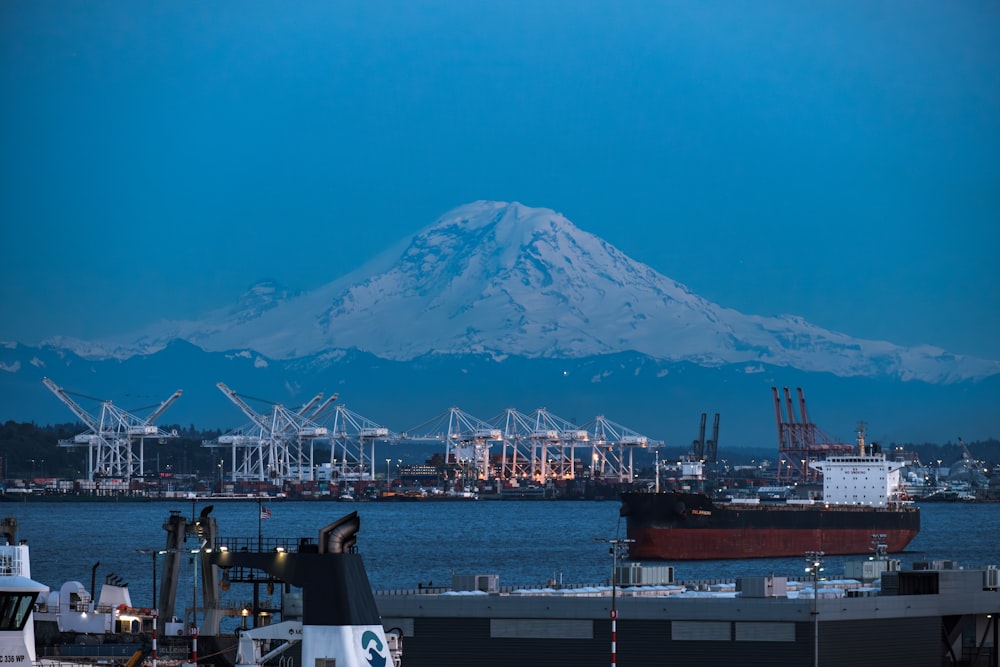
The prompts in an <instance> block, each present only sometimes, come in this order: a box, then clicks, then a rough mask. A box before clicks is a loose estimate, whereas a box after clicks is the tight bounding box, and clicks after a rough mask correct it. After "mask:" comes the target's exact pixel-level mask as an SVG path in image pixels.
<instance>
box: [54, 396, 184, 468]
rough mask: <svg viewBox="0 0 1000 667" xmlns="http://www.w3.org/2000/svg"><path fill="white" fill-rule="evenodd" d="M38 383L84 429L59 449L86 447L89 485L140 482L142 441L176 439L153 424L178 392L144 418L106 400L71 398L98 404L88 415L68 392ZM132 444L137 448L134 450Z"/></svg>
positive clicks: (88, 397) (142, 464)
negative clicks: (107, 481) (100, 481)
mask: <svg viewBox="0 0 1000 667" xmlns="http://www.w3.org/2000/svg"><path fill="white" fill-rule="evenodd" d="M42 382H43V383H44V384H45V386H46V387H48V388H49V390H50V391H51V392H52V393H53V394H55V395H56V398H58V399H59V400H60V401H62V402H63V403H64V404H66V407H68V408H69V409H70V410H71V411H72V412H73V414H75V415H76V416H77V418H78V419H80V421H82V422H83V423H84V424H85V425H86V426H87V431H85V432H83V433H80V434H79V435H77V436H75V437H74V438H73V439H72V440H60V441H59V446H60V447H87V449H88V452H87V478H88V479H89V480H91V481H94V480H96V479H98V478H110V479H114V480H121V481H122V482H124V484H125V488H128V485H129V484H130V483H131V482H132V480H133V479H141V478H142V477H143V476H144V475H145V471H144V466H145V451H144V449H145V441H146V439H147V438H156V439H157V440H162V439H165V438H176V437H177V432H176V431H171V432H169V433H168V432H166V431H164V430H162V429H161V428H159V427H158V426H156V425H155V423H154V422H155V421H156V420H157V419H158V418H159V417H160V415H162V414H163V412H164V411H165V410H166V409H167V408H169V407H170V406H171V405H172V404H173V402H174V401H176V400H177V399H178V398H180V396H181V390H180V389H178V390H177V391H175V392H174V393H173V394H172V395H171V396H170V397H169V398H168V399H167V400H165V401H163V402H162V403H160V404H159V405H158V406H156V408H155V409H154V410H153V412H151V413H150V414H149V415H148V416H146V417H138V416H136V415H134V414H132V413H130V412H126V411H125V410H122V409H121V408H119V407H116V406H115V405H114V404H113V403H112V402H111V401H110V400H104V399H96V398H93V397H90V396H84V395H82V394H73V395H75V396H78V397H81V398H87V399H90V400H93V401H98V402H99V403H100V405H101V409H100V412H99V413H98V414H97V415H92V414H90V413H89V412H87V411H86V410H84V409H83V408H82V407H81V406H80V404H79V403H77V402H76V401H75V400H73V398H71V396H70V394H71V393H72V392H68V391H66V390H65V389H63V388H62V387H60V386H58V385H57V384H56V383H55V382H53V381H52V380H50V379H49V378H43V379H42ZM136 443H138V448H136V447H135V446H134V445H135V444H136ZM136 449H138V451H136Z"/></svg>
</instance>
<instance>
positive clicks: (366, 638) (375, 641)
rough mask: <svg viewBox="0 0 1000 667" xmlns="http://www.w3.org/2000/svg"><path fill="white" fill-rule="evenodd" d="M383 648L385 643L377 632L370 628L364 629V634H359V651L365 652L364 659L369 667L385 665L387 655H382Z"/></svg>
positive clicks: (387, 658)
mask: <svg viewBox="0 0 1000 667" xmlns="http://www.w3.org/2000/svg"><path fill="white" fill-rule="evenodd" d="M384 650H385V644H384V643H383V642H382V640H381V639H380V638H379V636H378V634H376V633H375V632H372V631H371V630H365V632H364V634H362V635H361V651H362V653H367V655H365V661H367V663H368V665H369V666H370V667H385V665H386V663H387V662H388V661H389V656H387V655H383V651H384Z"/></svg>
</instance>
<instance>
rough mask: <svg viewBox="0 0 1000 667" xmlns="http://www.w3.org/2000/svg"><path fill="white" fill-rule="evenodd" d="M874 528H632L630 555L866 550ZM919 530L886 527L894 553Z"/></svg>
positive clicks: (710, 555) (780, 554)
mask: <svg viewBox="0 0 1000 667" xmlns="http://www.w3.org/2000/svg"><path fill="white" fill-rule="evenodd" d="M872 532H873V531H872V530H871V529H841V530H830V529H825V530H818V529H817V530H809V529H803V528H797V529H792V530H782V529H778V528H772V529H767V528H752V529H746V530H738V529H737V530H734V529H731V528H696V529H691V528H654V527H647V528H636V529H629V531H628V537H629V539H631V540H635V542H634V543H632V544H630V545H629V557H630V558H632V559H635V560H662V559H664V558H669V559H670V560H716V559H724V558H780V557H785V556H801V555H802V554H804V553H805V552H806V551H822V552H824V553H826V554H830V555H847V554H865V553H869V552H870V551H871V548H872ZM917 532H918V531H916V530H898V531H891V532H887V533H885V535H886V544H887V546H888V551H889V552H890V553H896V552H900V551H902V550H903V549H905V548H906V545H908V544H909V543H910V541H912V540H913V538H914V537H916V536H917Z"/></svg>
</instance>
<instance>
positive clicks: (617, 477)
mask: <svg viewBox="0 0 1000 667" xmlns="http://www.w3.org/2000/svg"><path fill="white" fill-rule="evenodd" d="M585 428H586V430H587V431H589V432H590V445H591V453H590V458H591V477H593V478H594V479H603V480H607V481H616V482H631V481H633V480H634V479H635V476H634V472H633V469H632V454H633V452H634V451H635V449H636V448H637V447H638V448H646V447H660V446H662V444H663V443H661V442H659V441H653V440H650V439H649V438H647V437H646V436H644V435H642V434H640V433H636V432H635V431H633V430H631V429H629V428H626V427H625V426H622V425H621V424H616V423H614V422H612V421H609V420H608V419H606V418H605V417H604V415H598V416H597V417H594V419H593V420H591V421H590V423H589V424H587V425H586V426H585Z"/></svg>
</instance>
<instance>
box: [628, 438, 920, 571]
mask: <svg viewBox="0 0 1000 667" xmlns="http://www.w3.org/2000/svg"><path fill="white" fill-rule="evenodd" d="M904 465H905V464H904V463H900V462H896V461H887V460H886V458H885V455H884V454H882V453H878V452H874V451H870V450H869V448H868V447H867V446H866V444H865V438H864V432H863V431H860V430H859V432H858V447H857V452H854V453H851V454H849V455H844V456H828V457H827V458H825V459H823V460H820V461H813V462H810V463H809V467H811V468H812V469H814V470H817V471H819V472H821V473H822V474H823V497H822V499H815V498H811V499H800V500H796V499H789V500H785V501H783V502H761V501H760V499H759V498H747V499H728V500H725V501H715V500H712V499H711V498H709V497H708V496H707V495H706V494H704V493H690V492H683V491H667V492H651V493H642V492H627V493H623V494H621V501H622V506H621V516H623V517H625V523H626V529H627V536H628V539H629V540H632V542H631V543H630V544H629V557H630V558H631V559H633V560H715V559H725V558H778V557H784V556H802V555H803V554H804V553H805V552H807V551H822V552H824V553H826V554H837V555H846V554H863V553H868V552H870V551H871V549H872V547H873V540H875V541H877V542H879V543H880V544H884V545H885V548H886V550H887V551H888V552H889V553H898V552H900V551H903V550H904V549H905V548H906V546H907V545H908V544H909V543H910V542H911V541H912V540H913V538H914V537H916V536H917V533H918V532H920V509H919V508H918V507H917V506H916V505H914V504H913V503H912V502H911V501H909V500H908V499H907V498H906V497H905V493H904V491H903V484H902V480H901V477H900V473H899V471H900V469H901V468H902V467H903V466H904Z"/></svg>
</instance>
